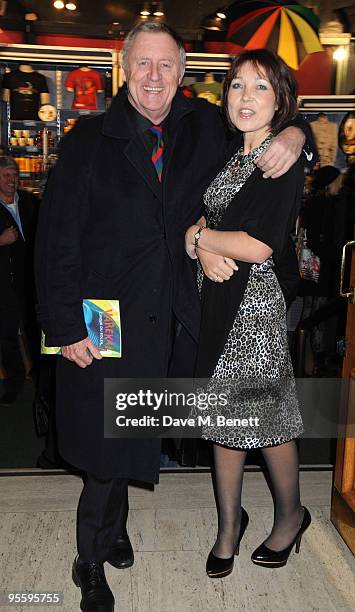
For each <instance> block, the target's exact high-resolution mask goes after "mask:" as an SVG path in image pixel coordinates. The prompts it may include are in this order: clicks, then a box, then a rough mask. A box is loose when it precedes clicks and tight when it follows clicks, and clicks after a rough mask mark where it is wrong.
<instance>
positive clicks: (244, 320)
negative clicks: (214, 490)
mask: <svg viewBox="0 0 355 612" xmlns="http://www.w3.org/2000/svg"><path fill="white" fill-rule="evenodd" d="M270 138H271V137H268V138H267V139H266V140H265V141H264V142H263V143H262V145H261V146H260V147H258V149H254V150H253V151H252V152H251V153H250V154H249V155H247V156H244V157H243V156H242V153H243V152H242V150H240V151H238V152H237V153H236V154H235V155H233V157H232V158H231V159H230V160H229V162H228V163H227V164H226V166H225V167H224V168H223V170H222V171H221V172H220V173H219V174H218V175H217V177H216V178H215V179H214V180H213V182H212V183H211V184H210V186H209V187H208V189H207V190H206V192H205V195H204V202H205V211H206V218H207V226H208V227H210V228H212V229H218V230H221V231H228V230H229V231H230V230H240V231H245V232H247V233H248V234H249V235H250V236H252V237H254V238H256V239H257V240H260V241H262V242H264V243H265V244H267V245H268V246H270V247H271V248H272V249H273V256H272V257H270V258H269V259H267V260H266V261H265V262H264V263H262V264H250V263H246V262H241V261H237V264H238V266H239V270H238V272H235V273H234V275H233V276H232V278H231V279H230V280H229V281H225V282H223V283H215V282H212V281H210V280H209V279H208V278H207V277H203V273H202V272H200V281H202V324H201V334H200V346H199V354H198V361H197V373H196V375H197V377H198V378H209V379H210V381H209V383H208V385H207V390H208V391H209V392H210V393H212V392H213V393H224V394H225V396H224V402H222V403H226V405H224V406H222V405H218V406H212V405H209V406H208V408H207V409H204V410H203V412H202V411H201V412H198V414H199V415H200V416H202V417H203V419H204V421H203V427H202V437H203V438H205V439H208V440H212V441H214V442H217V443H220V444H223V445H226V446H231V447H238V448H245V449H247V448H259V447H263V446H269V445H274V444H281V443H284V442H286V441H288V440H290V439H293V438H295V437H297V436H298V435H300V433H301V432H302V429H303V427H302V418H301V415H300V412H299V407H298V401H297V396H296V387H295V380H294V376H293V371H292V364H291V359H290V355H289V350H288V343H287V327H286V306H285V299H284V296H283V293H282V291H281V288H280V284H279V281H278V279H277V277H276V274H275V272H274V262H275V261H276V262H277V261H278V260H279V261H281V260H282V258H283V256H284V255H285V253H286V251H285V249H287V248H289V234H290V232H291V230H292V228H293V227H294V224H295V221H296V218H297V215H298V210H299V205H300V198H301V194H302V187H303V167H302V165H301V163H300V162H297V164H295V165H294V166H293V167H292V168H291V169H290V170H289V171H288V172H287V173H286V174H285V175H283V176H282V177H280V178H278V179H263V178H262V172H261V171H260V170H259V169H258V168H257V167H256V166H255V164H254V162H253V160H254V159H255V158H256V157H257V156H258V155H259V154H260V153H261V152H262V151H263V150H264V149H265V148H266V147H267V145H268V144H269V142H270ZM238 160H241V161H240V163H239V164H238ZM225 398H227V402H225ZM195 416H196V413H195ZM227 419H230V420H229V421H228V420H227ZM242 419H244V420H243V421H242ZM200 424H201V422H200Z"/></svg>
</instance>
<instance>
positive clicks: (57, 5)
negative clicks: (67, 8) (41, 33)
mask: <svg viewBox="0 0 355 612" xmlns="http://www.w3.org/2000/svg"><path fill="white" fill-rule="evenodd" d="M53 6H54V8H56V9H58V10H60V9H63V8H64V2H63V1H62V0H55V2H53Z"/></svg>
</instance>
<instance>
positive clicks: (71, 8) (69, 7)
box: [65, 2, 76, 11]
mask: <svg viewBox="0 0 355 612" xmlns="http://www.w3.org/2000/svg"><path fill="white" fill-rule="evenodd" d="M65 8H66V9H67V10H68V11H76V4H75V2H67V3H66V5H65Z"/></svg>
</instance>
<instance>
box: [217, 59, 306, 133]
mask: <svg viewBox="0 0 355 612" xmlns="http://www.w3.org/2000/svg"><path fill="white" fill-rule="evenodd" d="M247 62H250V63H251V64H253V66H254V68H255V69H256V70H257V71H263V72H264V73H265V76H266V77H267V78H268V80H269V81H270V83H271V87H272V89H273V90H274V94H275V97H276V104H277V107H278V110H277V111H275V114H274V116H273V118H272V121H271V129H272V132H273V134H277V133H278V132H279V131H280V130H282V128H283V127H284V126H285V124H286V123H287V122H288V121H290V120H291V119H293V118H294V117H295V116H296V115H297V83H296V80H295V78H294V76H293V74H292V72H291V70H290V69H289V67H288V66H287V64H285V62H284V61H283V60H282V59H281V58H280V57H279V56H278V55H277V54H276V53H275V52H274V51H269V50H268V49H255V50H254V51H243V52H242V53H241V54H240V55H237V56H236V57H235V58H234V59H233V61H232V65H231V67H230V69H229V71H228V73H227V75H226V78H225V80H224V84H223V96H222V111H223V114H224V116H225V118H226V120H227V122H228V125H229V127H230V128H231V129H234V130H235V129H236V128H235V126H234V125H233V123H232V121H231V119H230V116H229V113H228V93H229V89H230V87H231V84H232V81H233V79H235V77H236V75H237V74H238V72H239V69H240V68H241V66H243V65H244V64H246V63H247Z"/></svg>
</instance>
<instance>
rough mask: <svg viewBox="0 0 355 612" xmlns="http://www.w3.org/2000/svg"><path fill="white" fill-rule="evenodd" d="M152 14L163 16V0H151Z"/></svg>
mask: <svg viewBox="0 0 355 612" xmlns="http://www.w3.org/2000/svg"><path fill="white" fill-rule="evenodd" d="M152 7H153V11H154V12H153V15H154V17H164V15H165V13H164V3H163V2H153V3H152Z"/></svg>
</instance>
